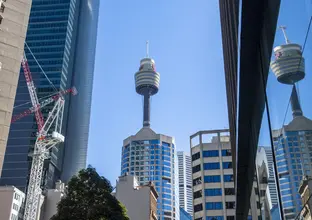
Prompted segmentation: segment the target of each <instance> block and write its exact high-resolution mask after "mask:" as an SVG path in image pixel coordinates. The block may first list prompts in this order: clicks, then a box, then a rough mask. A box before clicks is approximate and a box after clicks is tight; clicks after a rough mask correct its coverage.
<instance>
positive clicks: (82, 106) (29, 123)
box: [0, 0, 99, 191]
mask: <svg viewBox="0 0 312 220" xmlns="http://www.w3.org/2000/svg"><path fill="white" fill-rule="evenodd" d="M98 10H99V0H89V1H82V0H76V1H69V0H64V1H52V0H47V1H42V0H33V1H32V7H31V12H30V18H29V26H28V30H27V37H26V42H27V45H28V46H29V48H30V49H31V51H30V50H29V49H28V47H27V45H26V47H25V53H26V57H27V59H28V63H29V67H30V70H31V72H32V76H33V81H34V84H35V86H36V88H37V94H38V97H39V98H43V97H45V96H47V95H51V94H53V93H54V92H56V91H59V90H63V89H66V88H70V87H72V86H75V87H76V88H77V90H78V95H77V96H69V95H67V96H65V100H66V102H65V108H64V112H63V120H60V121H59V125H60V126H62V134H63V135H64V136H65V143H64V144H62V145H60V146H59V147H58V148H53V149H51V153H50V156H51V157H50V159H49V160H47V161H46V162H45V166H44V180H43V182H42V185H43V187H44V188H54V184H55V182H56V181H57V180H59V179H62V180H64V181H67V180H68V179H69V178H70V177H71V176H72V175H73V174H76V173H77V172H78V170H80V169H82V168H85V165H86V153H87V144H88V132H89V119H90V106H91V94H92V83H93V66H94V56H95V44H96V35H97V20H98ZM78 26H79V28H78ZM32 53H33V54H34V56H35V58H36V59H35V58H34V56H32ZM37 61H38V63H37ZM41 68H42V69H43V70H44V72H45V73H46V75H47V76H48V77H49V79H50V81H51V82H52V83H53V86H52V85H51V84H50V82H49V81H48V80H47V79H46V78H45V76H44V74H43V73H42V70H41ZM29 100H30V98H29V93H28V90H27V86H26V82H25V77H24V76H23V73H22V72H21V73H20V77H19V82H18V88H17V93H16V100H15V104H14V105H15V106H18V105H21V104H25V103H27V102H28V101H29ZM29 107H30V104H26V105H23V106H20V107H17V108H15V109H14V112H13V113H14V114H19V113H21V112H23V111H25V109H27V108H29ZM52 107H53V104H50V105H48V106H46V107H45V108H43V109H41V111H42V114H43V116H44V117H46V116H47V114H48V112H49V111H50V110H51V108H52ZM36 132H37V125H36V122H35V119H34V117H33V116H27V117H24V118H23V119H21V120H19V121H16V122H14V123H13V124H12V126H11V129H10V133H9V139H8V145H7V150H6V153H5V159H4V165H3V172H2V177H1V180H0V184H1V185H14V186H16V187H18V188H19V189H21V190H22V191H25V189H26V187H27V183H28V179H27V178H28V174H29V168H30V165H31V157H29V153H31V152H32V151H33V147H34V143H35V140H36Z"/></svg>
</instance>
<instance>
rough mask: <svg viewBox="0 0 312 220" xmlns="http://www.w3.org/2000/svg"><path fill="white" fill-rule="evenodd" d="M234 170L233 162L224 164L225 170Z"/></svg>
mask: <svg viewBox="0 0 312 220" xmlns="http://www.w3.org/2000/svg"><path fill="white" fill-rule="evenodd" d="M231 168H233V165H232V162H223V169H231Z"/></svg>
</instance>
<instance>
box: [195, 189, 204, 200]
mask: <svg viewBox="0 0 312 220" xmlns="http://www.w3.org/2000/svg"><path fill="white" fill-rule="evenodd" d="M193 197H194V199H197V198H201V197H202V191H201V190H199V191H196V192H194V194H193Z"/></svg>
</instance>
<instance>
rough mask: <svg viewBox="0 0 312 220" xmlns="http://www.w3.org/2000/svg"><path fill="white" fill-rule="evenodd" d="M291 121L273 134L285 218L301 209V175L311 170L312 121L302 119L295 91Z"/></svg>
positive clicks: (308, 173)
mask: <svg viewBox="0 0 312 220" xmlns="http://www.w3.org/2000/svg"><path fill="white" fill-rule="evenodd" d="M291 106H292V112H293V119H292V121H291V122H290V123H289V124H288V125H285V126H284V127H283V128H282V129H280V130H275V131H273V137H274V139H273V140H274V148H275V153H276V155H275V156H276V163H277V171H278V178H279V184H280V190H281V196H282V207H283V212H284V216H285V219H294V218H295V216H296V214H297V213H299V212H300V210H301V207H302V202H301V197H300V194H299V193H298V190H299V186H300V182H301V180H302V177H303V176H304V175H308V176H310V175H311V170H312V159H311V155H312V120H310V119H308V118H306V117H305V116H303V113H302V110H301V107H300V104H299V100H298V95H297V92H296V88H295V87H293V90H292V94H291Z"/></svg>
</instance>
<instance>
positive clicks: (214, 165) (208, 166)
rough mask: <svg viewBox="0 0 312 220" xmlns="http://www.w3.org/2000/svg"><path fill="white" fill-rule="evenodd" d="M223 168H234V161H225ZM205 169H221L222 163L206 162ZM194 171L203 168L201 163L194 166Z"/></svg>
mask: <svg viewBox="0 0 312 220" xmlns="http://www.w3.org/2000/svg"><path fill="white" fill-rule="evenodd" d="M222 165H223V169H231V168H233V164H232V162H223V163H222ZM203 167H204V170H218V169H220V163H219V162H216V163H204V165H203ZM192 170H193V173H196V172H199V171H200V170H201V168H200V165H197V166H194V167H192Z"/></svg>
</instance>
